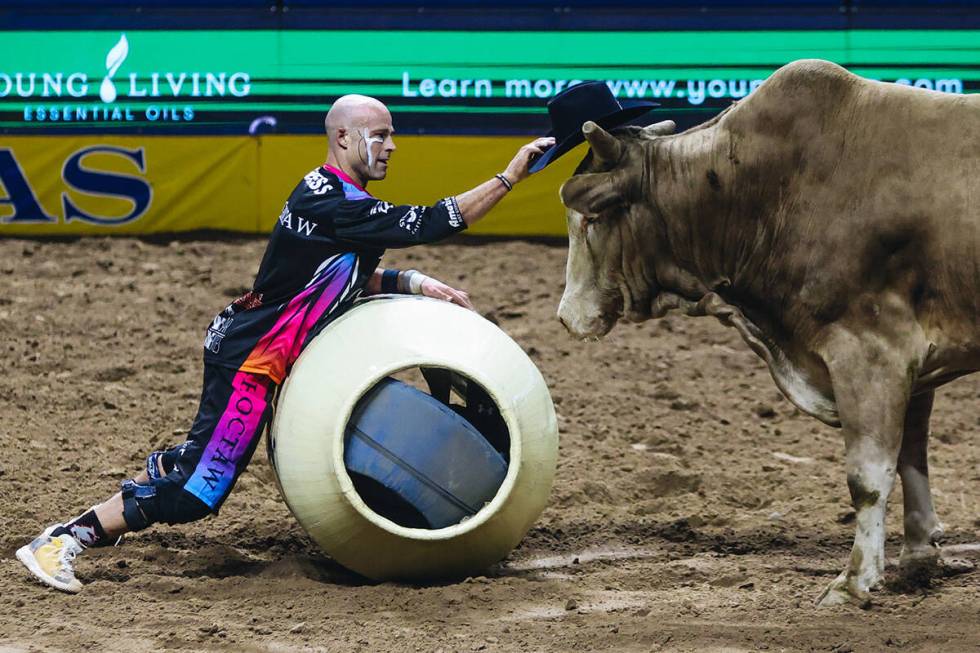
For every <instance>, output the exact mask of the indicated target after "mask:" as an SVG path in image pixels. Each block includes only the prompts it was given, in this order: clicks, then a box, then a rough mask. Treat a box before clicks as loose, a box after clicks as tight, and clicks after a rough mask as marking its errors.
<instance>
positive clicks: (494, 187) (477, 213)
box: [456, 137, 555, 226]
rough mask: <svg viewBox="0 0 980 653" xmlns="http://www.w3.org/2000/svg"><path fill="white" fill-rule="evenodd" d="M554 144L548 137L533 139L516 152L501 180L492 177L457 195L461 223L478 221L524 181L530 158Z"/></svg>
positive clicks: (470, 223)
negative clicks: (461, 217) (461, 215)
mask: <svg viewBox="0 0 980 653" xmlns="http://www.w3.org/2000/svg"><path fill="white" fill-rule="evenodd" d="M554 143H555V139H553V138H550V137H546V138H538V139H535V140H534V141H532V142H530V143H528V144H527V145H524V146H523V147H521V149H519V150H518V151H517V154H516V155H515V156H514V158H513V159H512V160H511V162H510V164H508V166H507V169H506V170H504V171H503V172H502V173H501V175H502V176H503V177H504V179H503V180H501V179H499V178H497V177H494V178H493V179H490V180H489V181H485V182H483V183H482V184H480V185H479V186H477V187H476V188H473V189H472V190H468V191H466V192H465V193H463V194H461V195H457V196H456V203H457V204H458V205H459V212H460V213H462V214H463V222H465V223H466V226H470V225H472V224H473V223H474V222H477V221H478V220H480V219H481V218H482V217H483V216H485V215H486V214H487V212H488V211H490V209H492V208H493V207H494V206H495V205H496V204H497V202H499V201H500V200H502V199H503V197H504V195H506V194H507V193H508V192H510V189H511V188H512V187H513V186H515V185H516V184H518V183H519V182H521V181H523V180H524V179H526V178H527V176H528V174H529V173H528V170H527V169H528V166H530V164H531V157H533V156H535V155H539V154H541V153H542V152H544V150H545V149H546V148H548V147H550V146H552V145H554ZM508 184H509V185H508Z"/></svg>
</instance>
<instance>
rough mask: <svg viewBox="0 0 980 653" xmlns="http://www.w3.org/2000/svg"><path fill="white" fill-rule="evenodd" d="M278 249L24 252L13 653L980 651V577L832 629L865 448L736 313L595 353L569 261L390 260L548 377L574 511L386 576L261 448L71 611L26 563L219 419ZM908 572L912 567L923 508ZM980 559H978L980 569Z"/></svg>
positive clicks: (3, 623)
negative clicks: (207, 379)
mask: <svg viewBox="0 0 980 653" xmlns="http://www.w3.org/2000/svg"><path fill="white" fill-rule="evenodd" d="M263 249H264V241H262V240H251V239H249V240H236V241H216V240H197V241H190V240H189V241H180V242H176V241H175V242H159V243H150V242H141V241H138V240H132V239H114V240H99V239H94V240H82V241H77V242H35V241H29V240H9V239H8V240H0V280H2V281H0V333H2V338H0V343H2V351H3V355H2V358H0V360H2V363H3V375H2V376H0V396H2V398H3V400H2V403H0V554H2V560H0V651H4V652H9V651H22V650H31V651H35V650H38V651H39V650H45V651H47V650H66V651H76V650H79V651H80V650H86V651H151V650H152V651H165V650H190V651H201V650H204V651H276V652H280V651H281V652H291V651H443V652H445V653H448V652H450V651H755V650H769V651H832V652H836V653H845V652H847V651H855V652H857V651H861V652H864V651H980V571H974V572H969V573H964V574H961V575H956V576H950V577H947V578H943V579H940V580H938V581H935V582H934V583H933V584H932V586H931V587H928V588H903V587H901V586H900V585H898V584H896V583H895V582H894V579H895V570H894V567H892V568H890V569H889V579H890V580H891V581H892V582H890V584H889V586H888V587H887V588H886V589H885V590H882V591H881V592H879V593H877V594H876V595H875V605H874V607H873V608H872V609H870V610H867V611H862V610H860V609H858V608H854V607H842V608H833V609H823V610H817V609H816V608H814V606H813V602H814V599H815V598H816V596H817V595H818V594H819V592H820V591H821V589H822V588H823V586H824V585H825V584H826V583H828V582H829V581H830V580H831V579H832V578H833V577H834V576H835V575H836V574H837V573H838V572H839V571H840V570H841V569H842V567H843V564H844V561H845V559H846V556H847V554H848V551H849V548H850V543H851V537H852V528H853V523H852V520H853V513H852V512H851V510H850V507H849V505H848V500H847V498H846V497H847V492H846V489H845V482H844V467H843V442H842V439H841V436H840V433H839V431H837V430H835V429H831V428H829V427H826V426H823V425H822V424H820V423H819V422H817V421H816V420H814V419H812V418H809V417H806V416H803V415H801V414H799V413H798V412H797V411H796V410H794V408H793V407H792V406H791V405H790V404H789V403H788V402H787V401H785V400H784V399H782V398H781V396H780V395H779V393H778V392H777V390H776V388H775V386H774V385H773V384H772V382H771V380H770V379H769V376H768V373H767V372H766V370H765V369H764V367H763V365H762V364H761V362H760V361H759V360H757V359H756V357H755V356H754V355H753V354H751V353H750V352H749V351H748V349H747V348H746V347H745V346H743V344H742V343H741V341H740V340H739V338H738V337H737V335H736V334H735V333H734V332H733V331H730V330H725V329H724V328H723V327H721V326H720V325H719V324H717V323H716V322H715V321H714V320H712V319H710V318H700V319H693V318H682V317H669V318H667V319H664V320H661V321H659V322H649V323H646V324H643V325H620V326H619V327H617V328H616V329H615V330H614V331H613V333H611V334H610V335H609V336H608V337H607V339H606V340H604V341H602V342H599V343H579V342H575V341H573V340H572V339H571V338H569V337H568V336H567V335H566V334H565V333H564V331H563V329H562V327H561V326H560V325H559V323H558V322H557V320H556V319H555V317H554V314H555V309H556V307H557V304H558V299H559V297H560V295H561V292H562V285H563V279H564V264H565V250H564V248H563V247H556V246H548V245H543V244H532V243H527V242H496V243H490V244H485V245H483V246H479V247H477V246H472V245H471V244H469V243H468V242H464V243H456V244H450V245H443V246H438V247H430V248H427V249H416V250H409V251H392V252H390V253H389V256H388V257H387V258H386V260H385V263H386V264H388V265H389V266H392V267H409V266H411V267H417V268H420V269H422V270H424V271H426V272H428V273H430V274H433V275H435V276H437V277H440V278H442V279H444V280H445V281H447V282H450V283H454V284H459V285H460V286H462V287H464V288H466V289H468V290H469V291H470V292H471V293H472V296H473V298H474V300H475V302H476V303H477V305H478V308H479V309H480V311H481V312H482V313H484V314H485V315H487V316H488V317H491V318H492V319H494V320H496V321H497V322H498V323H499V324H500V326H501V327H502V328H503V329H505V330H506V331H507V332H508V333H510V334H511V336H513V337H514V338H515V339H516V340H517V341H518V342H519V343H520V344H521V345H522V346H523V347H524V348H525V349H526V350H527V351H528V352H529V354H530V355H531V357H532V358H533V359H534V361H535V362H536V363H537V364H538V365H539V366H540V368H541V371H542V372H543V373H544V376H545V378H546V379H547V381H548V383H549V385H550V387H551V391H552V394H553V397H554V401H555V404H556V407H557V410H558V414H559V425H560V429H561V451H560V457H559V463H558V473H557V478H556V481H555V486H554V490H553V492H552V495H551V500H550V503H549V505H548V507H547V508H546V510H545V511H544V514H543V515H542V516H541V518H540V520H539V521H538V522H537V524H536V525H535V526H534V527H533V529H532V530H531V531H530V533H529V534H528V536H527V537H526V538H525V540H524V541H523V542H522V543H521V545H520V546H519V547H518V548H517V549H516V550H515V551H514V552H513V554H512V555H511V556H510V557H509V558H507V559H506V560H505V561H503V563H502V564H500V565H498V566H496V567H494V568H492V569H488V570H487V572H486V575H484V576H479V577H476V578H471V579H467V580H466V581H465V582H459V583H456V584H447V585H440V586H429V587H414V586H406V585H399V584H390V583H385V584H374V583H370V582H366V581H364V580H363V579H361V578H358V577H356V576H354V575H352V574H351V573H349V572H346V571H345V570H343V569H342V568H340V567H339V566H337V565H336V564H334V563H332V562H331V561H330V560H328V559H326V558H325V557H324V556H323V555H322V554H321V553H320V552H319V551H318V549H317V548H316V546H315V545H313V543H312V542H311V540H310V539H309V538H308V537H307V536H306V535H305V534H304V532H303V531H302V530H301V529H300V528H299V526H298V525H297V524H296V522H295V521H294V519H293V518H292V516H291V515H290V513H289V511H288V510H287V509H286V507H285V505H284V504H283V502H282V501H281V500H280V498H279V496H278V493H277V490H276V487H275V483H274V480H273V477H272V472H271V470H270V468H269V465H268V462H267V459H266V457H265V454H264V452H263V451H262V449H260V452H259V454H257V456H256V458H255V460H254V462H253V464H252V466H251V467H250V468H249V470H248V471H247V472H246V474H245V475H244V477H243V478H242V480H241V481H240V482H239V484H238V487H237V489H236V491H235V492H234V494H233V495H232V497H231V498H230V499H229V500H228V502H227V503H226V505H225V507H224V509H223V511H222V514H221V515H220V516H219V517H217V518H213V519H208V520H205V521H203V522H198V523H196V524H192V525H186V526H183V527H173V528H170V527H166V526H158V527H154V528H152V529H149V530H147V531H143V532H142V533H139V534H137V535H135V536H131V537H130V538H129V539H128V540H127V541H126V543H125V544H124V545H123V546H121V547H118V548H108V549H99V550H93V551H89V552H87V553H86V554H85V555H84V556H83V557H81V558H79V561H78V575H79V577H80V578H81V579H82V580H83V581H84V582H85V583H86V587H85V590H84V592H83V593H82V594H80V595H77V596H69V595H66V594H62V593H59V592H56V591H53V590H49V589H47V588H45V587H43V586H41V585H39V584H37V583H35V582H33V581H32V580H30V579H29V577H28V574H27V573H26V571H25V570H24V569H23V568H22V567H21V566H20V565H19V563H17V562H16V560H15V559H14V557H13V554H14V551H15V549H16V548H17V547H19V546H20V545H22V544H23V543H25V542H26V541H28V540H30V539H31V538H32V537H33V536H34V535H36V533H37V532H38V531H39V530H40V529H41V528H42V527H44V526H45V525H47V524H48V523H51V522H52V521H55V520H57V519H62V518H66V517H69V516H71V515H74V514H76V513H77V512H78V511H80V510H82V509H84V508H86V507H88V506H90V505H92V504H93V503H95V502H97V501H100V500H101V499H102V498H104V497H105V496H107V495H108V494H109V493H111V492H113V491H115V489H116V487H117V483H118V481H119V479H121V478H123V477H125V476H129V475H132V474H134V473H135V472H136V471H138V470H139V469H140V467H141V465H142V461H143V458H144V456H145V455H146V454H147V453H148V452H149V451H151V450H153V449H155V448H159V447H161V446H163V445H166V444H169V443H172V442H179V441H181V440H182V439H183V434H184V433H185V432H186V429H187V428H188V426H189V424H190V420H191V418H192V417H193V415H194V412H195V408H196V404H197V398H198V394H199V392H200V386H199V383H200V375H201V339H202V336H203V333H204V330H205V328H206V326H207V324H208V322H209V321H210V319H211V317H212V316H213V314H214V313H215V312H217V311H218V310H220V309H221V308H222V307H223V306H224V305H225V304H226V303H227V302H228V301H230V299H231V298H233V297H235V296H237V295H238V294H239V293H240V292H241V291H242V290H243V288H244V287H245V286H246V285H248V284H250V283H251V280H252V277H253V275H254V273H255V269H256V267H257V264H258V262H259V260H260V258H261V255H262V251H263ZM978 425H980V375H975V376H973V377H967V378H965V379H960V380H959V381H956V382H954V383H953V384H951V385H949V386H946V387H945V388H944V389H942V390H941V391H940V393H939V395H938V399H937V402H936V411H935V415H934V418H933V433H934V438H933V444H932V450H931V460H930V463H931V465H932V479H933V487H934V491H935V495H936V502H937V504H938V509H939V512H940V516H941V517H942V519H943V521H944V522H945V524H946V526H947V533H948V543H950V544H951V545H956V546H958V547H959V550H960V551H961V552H963V555H965V556H969V555H970V553H971V552H970V546H969V545H970V544H972V543H975V542H978V541H980V510H978V509H980V482H978V481H980V437H978ZM892 506H893V510H892V513H891V514H890V516H889V534H890V537H889V541H888V555H889V556H890V557H892V558H894V557H897V555H898V552H899V546H900V532H901V527H900V525H901V515H900V512H901V510H900V507H901V493H900V491H898V490H897V491H896V492H895V493H894V494H893V497H892ZM973 560H974V561H976V558H975V557H974V558H973Z"/></svg>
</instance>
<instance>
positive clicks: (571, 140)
mask: <svg viewBox="0 0 980 653" xmlns="http://www.w3.org/2000/svg"><path fill="white" fill-rule="evenodd" d="M620 104H621V105H622V106H623V108H622V109H621V110H619V111H616V112H614V113H610V114H608V115H605V116H602V117H600V118H596V119H595V120H593V122H595V123H596V124H597V125H599V126H600V127H602V128H603V129H612V128H613V127H618V126H619V125H623V124H626V123H628V122H629V121H631V120H633V119H635V118H639V117H640V116H642V115H643V114H644V113H646V112H648V111H650V110H651V109H653V108H654V107H659V106H660V105H659V104H658V103H656V102H649V101H644V100H623V101H622V102H621V103H620ZM583 141H585V135H584V134H582V130H581V129H579V130H576V131H575V132H574V133H572V134H569V135H568V136H566V137H565V138H563V139H561V140H560V141H558V142H556V143H555V144H554V145H552V146H551V147H549V148H548V149H547V150H545V151H544V153H543V154H542V155H541V156H540V157H538V158H537V159H535V160H534V161H533V162H532V163H531V165H530V167H528V172H529V173H532V174H533V173H535V172H538V171H539V170H541V169H542V168H544V167H545V166H547V165H548V164H549V163H551V162H552V161H554V160H555V159H557V158H558V157H560V156H562V155H563V154H566V153H567V152H569V151H570V150H571V149H572V148H574V147H575V146H576V145H578V144H579V143H582V142H583Z"/></svg>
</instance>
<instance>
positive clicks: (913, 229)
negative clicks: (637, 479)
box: [558, 61, 980, 605]
mask: <svg viewBox="0 0 980 653" xmlns="http://www.w3.org/2000/svg"><path fill="white" fill-rule="evenodd" d="M672 131H673V123H670V122H667V123H660V124H657V125H652V126H650V127H647V128H645V129H639V128H625V129H621V130H617V131H615V132H614V134H609V133H607V132H605V131H603V130H602V128H600V127H598V126H597V125H596V124H595V123H591V122H588V123H585V125H584V126H583V132H584V133H585V135H586V138H587V140H588V142H589V144H590V145H591V152H590V154H589V155H588V156H587V157H586V159H585V160H584V161H583V162H582V164H581V165H580V167H579V170H577V171H576V175H575V176H574V177H572V178H571V179H569V180H568V181H567V182H565V184H564V185H563V186H562V188H561V191H560V194H561V198H562V202H563V203H564V204H565V206H566V207H567V208H568V234H569V257H568V268H567V273H566V287H565V294H564V296H563V297H562V300H561V305H560V307H559V309H558V315H559V318H560V319H561V321H562V322H563V323H564V324H565V325H566V327H567V328H568V329H569V331H570V332H571V333H572V334H574V335H576V336H578V337H583V338H594V337H598V336H602V335H604V334H605V333H607V332H608V331H609V330H610V329H611V328H612V326H613V325H614V324H615V322H616V320H617V319H619V318H621V317H623V318H625V319H627V320H629V321H634V322H635V321H643V320H647V319H650V318H656V317H661V316H663V315H664V314H665V313H666V312H667V311H669V310H671V309H680V310H682V311H684V312H686V313H688V314H690V315H713V316H715V317H717V318H718V319H720V320H721V321H722V322H723V323H724V324H726V325H729V326H733V327H735V328H736V329H737V330H738V332H739V333H740V334H741V336H742V338H743V339H744V340H745V342H746V343H747V344H748V345H749V347H751V348H752V350H753V351H755V352H756V353H757V354H758V355H759V356H761V357H762V358H763V359H764V360H765V362H766V363H767V364H768V366H769V369H770V371H771V373H772V377H773V379H774V380H775V382H776V385H777V386H779V388H780V390H782V392H783V393H784V394H785V395H786V396H787V397H788V398H789V399H790V400H791V401H792V402H793V403H794V404H795V405H796V406H798V407H799V408H800V409H801V410H803V411H806V412H807V413H809V414H810V415H813V416H814V417H816V418H818V419H820V420H821V421H823V422H825V423H827V424H830V425H833V426H840V427H842V429H843V432H844V438H845V443H846V450H847V456H846V465H847V485H848V489H849V490H850V495H851V500H852V501H853V504H854V508H855V510H856V511H857V532H856V535H855V539H854V546H853V549H852V552H851V556H850V560H849V562H848V564H847V567H846V569H845V570H844V571H843V572H842V573H841V574H840V576H838V577H837V578H836V579H835V580H834V581H833V582H832V583H831V584H830V586H829V587H828V588H827V589H826V590H825V591H824V593H823V595H822V596H821V599H820V601H821V604H823V605H829V604H836V603H842V602H845V601H855V602H858V603H861V604H866V603H867V602H868V601H869V594H868V592H869V590H871V589H873V588H874V587H875V586H876V585H877V584H879V583H880V581H881V578H882V573H883V570H884V563H885V555H884V544H885V504H886V501H887V498H888V495H889V493H890V492H891V489H892V485H893V483H894V478H895V472H896V470H897V471H898V474H899V475H900V476H901V478H902V486H903V491H904V492H903V496H904V508H905V521H904V524H905V542H904V546H903V550H902V557H901V561H902V564H903V567H904V568H905V569H909V568H910V567H921V566H922V565H923V564H924V563H926V564H931V563H933V562H935V561H936V560H937V559H938V547H937V544H936V542H937V538H938V537H939V536H941V534H942V527H941V525H940V523H939V519H938V518H937V516H936V512H935V510H934V508H933V502H932V496H931V493H930V489H929V476H928V469H927V464H926V458H927V456H926V453H927V443H928V423H929V416H930V412H931V409H932V402H933V393H934V390H935V388H937V387H938V386H940V385H942V384H944V383H946V382H948V381H950V380H952V379H954V378H956V377H958V376H961V375H964V374H968V373H970V372H975V371H977V370H978V369H980V319H978V315H980V310H978V302H980V256H978V252H980V96H972V97H971V96H962V95H959V96H958V95H947V94H942V93H936V92H931V91H924V90H919V89H912V88H908V87H903V86H898V85H894V84H885V83H880V82H873V81H869V80H865V79H862V78H859V77H857V76H855V75H852V74H850V73H848V72H847V71H845V70H844V69H843V68H840V67H839V66H836V65H834V64H831V63H828V62H825V61H799V62H795V63H792V64H789V65H787V66H784V67H783V68H781V69H780V70H778V71H777V72H776V73H775V74H774V75H773V76H772V77H771V78H770V79H769V80H768V81H766V83H765V84H763V85H762V86H761V87H760V88H759V89H758V90H757V91H756V92H755V93H754V94H752V95H751V96H749V97H748V98H746V99H745V100H742V101H741V102H739V103H738V104H736V105H734V106H732V107H730V108H729V109H727V110H726V111H724V112H723V113H721V114H720V115H719V116H717V117H716V118H714V119H713V120H711V121H709V122H707V123H705V124H703V125H701V126H698V127H695V128H693V129H690V130H688V131H686V132H683V133H681V134H677V135H670V134H671V132H672Z"/></svg>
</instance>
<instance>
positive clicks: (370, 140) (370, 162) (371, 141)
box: [361, 127, 385, 170]
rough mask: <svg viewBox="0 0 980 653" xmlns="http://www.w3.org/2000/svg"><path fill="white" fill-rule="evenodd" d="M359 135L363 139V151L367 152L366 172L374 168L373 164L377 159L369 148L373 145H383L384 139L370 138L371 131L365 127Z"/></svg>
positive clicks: (378, 137)
mask: <svg viewBox="0 0 980 653" xmlns="http://www.w3.org/2000/svg"><path fill="white" fill-rule="evenodd" d="M361 135H362V137H363V138H364V150H365V151H366V152H367V165H368V170H370V169H371V168H373V167H374V162H375V160H376V159H377V156H376V155H375V154H374V149H373V148H372V147H371V146H372V145H373V144H375V143H378V144H381V145H384V142H385V139H383V138H382V137H380V136H371V130H370V129H368V128H367V127H365V128H363V129H362V130H361Z"/></svg>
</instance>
